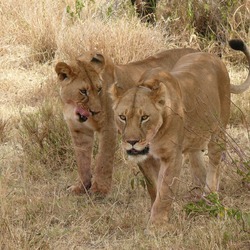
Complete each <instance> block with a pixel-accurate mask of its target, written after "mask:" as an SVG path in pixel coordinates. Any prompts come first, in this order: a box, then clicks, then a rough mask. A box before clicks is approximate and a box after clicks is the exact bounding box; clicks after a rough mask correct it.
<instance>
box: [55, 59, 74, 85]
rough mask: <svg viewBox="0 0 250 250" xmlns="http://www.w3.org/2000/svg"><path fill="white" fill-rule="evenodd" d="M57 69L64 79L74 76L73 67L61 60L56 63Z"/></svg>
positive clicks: (60, 77)
mask: <svg viewBox="0 0 250 250" xmlns="http://www.w3.org/2000/svg"><path fill="white" fill-rule="evenodd" d="M55 71H56V73H57V75H58V78H59V79H60V80H61V81H63V80H65V79H68V78H70V77H72V76H73V71H72V68H71V67H70V66H69V65H68V64H67V63H64V62H59V63H57V64H56V67H55Z"/></svg>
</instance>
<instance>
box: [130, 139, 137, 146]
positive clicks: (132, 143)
mask: <svg viewBox="0 0 250 250" xmlns="http://www.w3.org/2000/svg"><path fill="white" fill-rule="evenodd" d="M137 142H139V141H137V140H133V141H127V143H129V144H131V145H132V146H134V145H135V144H136V143H137Z"/></svg>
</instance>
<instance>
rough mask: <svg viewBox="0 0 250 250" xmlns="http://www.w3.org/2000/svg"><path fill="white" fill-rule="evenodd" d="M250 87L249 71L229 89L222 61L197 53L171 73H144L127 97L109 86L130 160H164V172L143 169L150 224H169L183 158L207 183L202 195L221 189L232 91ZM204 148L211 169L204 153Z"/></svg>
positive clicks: (237, 44) (242, 46)
mask: <svg viewBox="0 0 250 250" xmlns="http://www.w3.org/2000/svg"><path fill="white" fill-rule="evenodd" d="M230 46H231V47H232V48H233V49H236V50H240V51H242V52H243V53H244V54H245V55H246V57H247V59H248V64H249V67H250V52H249V50H248V48H247V47H246V45H245V44H244V43H243V42H242V41H241V40H231V41H230ZM249 86H250V73H249V75H248V78H247V80H246V81H245V82H244V83H243V84H242V85H240V86H236V85H230V79H229V75H228V72H227V70H226V67H225V65H224V64H223V63H222V61H221V60H220V59H219V58H217V57H216V56H215V55H212V54H209V53H202V52H198V53H193V54H188V55H186V56H183V57H181V58H180V59H179V61H178V62H177V63H176V65H175V66H174V67H173V69H172V70H171V71H170V72H168V69H166V68H156V69H153V70H150V71H147V72H145V73H144V74H143V76H142V78H141V80H140V81H139V83H138V86H135V87H133V88H131V89H129V90H127V91H125V93H121V90H120V88H119V86H118V87H117V86H116V84H114V85H113V86H112V87H111V89H110V93H111V96H112V99H113V101H114V104H113V109H114V112H115V121H116V124H117V127H118V129H119V131H120V133H121V134H122V145H123V147H124V149H125V150H126V152H127V154H128V156H129V157H130V158H132V159H134V160H135V161H141V160H144V159H145V158H147V157H148V156H151V157H152V156H153V157H154V158H155V159H158V160H159V161H160V168H159V167H158V165H156V166H154V165H151V166H149V165H147V167H146V168H145V167H143V166H142V171H143V174H144V176H145V178H146V180H147V182H148V183H149V184H148V191H149V194H150V196H151V200H152V208H151V214H150V220H149V222H150V224H153V225H159V224H164V223H166V221H167V220H168V217H169V211H170V207H171V204H172V201H173V199H174V195H175V193H176V188H177V183H178V177H179V174H180V170H181V166H182V157H183V154H188V157H189V160H190V164H191V171H192V174H193V176H194V178H195V179H196V180H197V181H198V182H200V183H203V184H204V185H205V189H204V191H205V192H216V191H217V190H218V187H219V175H220V165H219V164H220V160H221V156H222V152H223V151H225V144H226V138H225V129H226V125H227V123H228V119H229V115H230V92H233V93H241V92H243V91H245V90H246V89H247V88H248V87H249ZM230 88H231V90H230ZM206 145H207V146H208V156H209V164H208V166H207V168H205V162H204V159H203V155H202V152H201V150H202V149H204V147H205V146H206ZM205 169H206V170H205Z"/></svg>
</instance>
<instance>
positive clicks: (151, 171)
mask: <svg viewBox="0 0 250 250" xmlns="http://www.w3.org/2000/svg"><path fill="white" fill-rule="evenodd" d="M138 166H139V168H140V170H141V172H142V174H143V175H144V178H145V180H146V185H147V189H148V193H149V195H150V198H151V205H153V203H154V201H155V198H156V193H157V179H158V174H159V169H160V161H159V159H155V158H154V157H152V156H148V157H147V159H145V160H144V161H142V162H139V163H138Z"/></svg>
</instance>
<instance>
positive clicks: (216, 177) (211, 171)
mask: <svg viewBox="0 0 250 250" xmlns="http://www.w3.org/2000/svg"><path fill="white" fill-rule="evenodd" d="M225 148H226V143H225V135H224V134H223V133H218V134H213V135H212V137H211V140H210V142H209V144H208V157H209V164H208V167H207V176H206V186H205V193H212V192H217V191H218V190H219V183H220V172H221V165H220V162H221V157H222V153H223V152H224V151H225Z"/></svg>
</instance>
